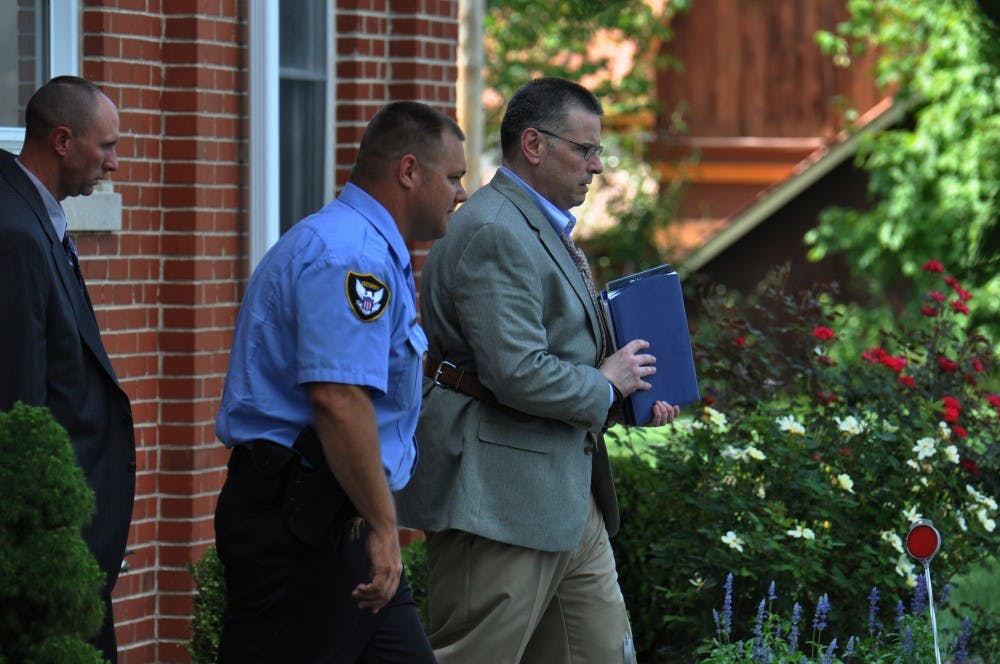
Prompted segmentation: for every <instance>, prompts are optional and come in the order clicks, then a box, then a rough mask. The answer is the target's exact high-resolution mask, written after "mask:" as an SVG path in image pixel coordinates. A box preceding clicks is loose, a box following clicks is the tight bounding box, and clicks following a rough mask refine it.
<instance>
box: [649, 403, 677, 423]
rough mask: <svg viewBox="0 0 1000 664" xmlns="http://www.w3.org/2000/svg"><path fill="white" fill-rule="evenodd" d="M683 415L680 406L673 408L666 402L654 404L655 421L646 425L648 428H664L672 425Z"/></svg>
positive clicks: (652, 420)
mask: <svg viewBox="0 0 1000 664" xmlns="http://www.w3.org/2000/svg"><path fill="white" fill-rule="evenodd" d="M680 413H681V407H680V406H671V405H670V404H668V403H667V402H666V401H657V402H656V403H654V404H653V419H651V420H650V421H649V422H647V423H646V424H644V425H643V426H646V427H662V426H663V425H664V424H670V423H671V422H673V421H674V418H676V417H677V416H678V415H680Z"/></svg>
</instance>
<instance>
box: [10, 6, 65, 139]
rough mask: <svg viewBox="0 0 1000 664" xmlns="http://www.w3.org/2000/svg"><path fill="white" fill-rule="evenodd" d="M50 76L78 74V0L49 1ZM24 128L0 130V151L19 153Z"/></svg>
mask: <svg viewBox="0 0 1000 664" xmlns="http://www.w3.org/2000/svg"><path fill="white" fill-rule="evenodd" d="M48 73H49V75H48V78H52V77H53V76H62V75H64V74H70V75H73V76H79V73H80V0H49V72H48ZM22 145H24V127H0V148H3V149H4V150H8V151H10V152H14V153H18V152H20V151H21V146H22Z"/></svg>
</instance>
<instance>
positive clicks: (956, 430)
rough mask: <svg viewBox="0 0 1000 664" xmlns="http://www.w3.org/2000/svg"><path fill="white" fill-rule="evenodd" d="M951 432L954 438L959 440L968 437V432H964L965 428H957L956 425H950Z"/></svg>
mask: <svg viewBox="0 0 1000 664" xmlns="http://www.w3.org/2000/svg"><path fill="white" fill-rule="evenodd" d="M951 432H952V433H953V434H955V435H956V436H958V437H959V438H968V436H969V434H968V432H967V431H966V430H965V427H963V426H959V425H957V424H952V425H951Z"/></svg>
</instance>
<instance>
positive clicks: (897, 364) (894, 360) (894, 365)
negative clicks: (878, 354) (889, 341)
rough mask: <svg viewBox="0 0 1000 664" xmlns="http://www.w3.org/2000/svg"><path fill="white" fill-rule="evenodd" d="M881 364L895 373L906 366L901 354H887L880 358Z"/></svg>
mask: <svg viewBox="0 0 1000 664" xmlns="http://www.w3.org/2000/svg"><path fill="white" fill-rule="evenodd" d="M882 364H883V365H885V366H887V367H889V368H890V369H892V370H893V371H895V372H896V373H899V372H900V371H902V370H903V369H905V368H906V358H905V357H903V356H902V355H898V356H896V357H892V356H891V355H887V356H886V357H884V358H883V359H882Z"/></svg>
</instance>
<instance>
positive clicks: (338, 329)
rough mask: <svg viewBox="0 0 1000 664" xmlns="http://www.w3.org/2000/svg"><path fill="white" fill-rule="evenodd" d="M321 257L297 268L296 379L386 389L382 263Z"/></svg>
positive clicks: (386, 290) (386, 294)
mask: <svg viewBox="0 0 1000 664" xmlns="http://www.w3.org/2000/svg"><path fill="white" fill-rule="evenodd" d="M374 263H375V262H374V261H371V260H368V261H360V260H359V261H357V262H356V263H355V264H353V265H352V264H344V262H341V261H336V260H334V259H330V258H327V259H324V260H320V261H317V262H315V263H313V264H312V265H310V266H309V267H308V268H307V269H306V270H304V271H303V272H302V274H301V275H300V277H299V279H300V282H299V284H298V287H297V288H296V298H297V299H296V307H297V314H298V338H297V340H296V342H297V344H298V348H297V352H296V362H297V365H298V366H297V374H298V380H299V382H300V383H313V382H333V383H344V384H348V385H362V386H365V387H368V388H370V389H372V390H374V391H375V392H376V393H377V396H382V395H384V394H385V392H386V390H387V387H388V360H387V358H388V357H389V347H390V335H391V329H390V316H389V315H388V313H387V312H388V310H389V307H390V303H391V302H392V299H393V298H394V297H396V293H393V292H392V290H393V289H392V286H391V282H390V281H389V279H388V278H387V277H388V275H387V274H386V272H387V270H386V268H385V266H384V265H383V266H377V265H375V264H374Z"/></svg>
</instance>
